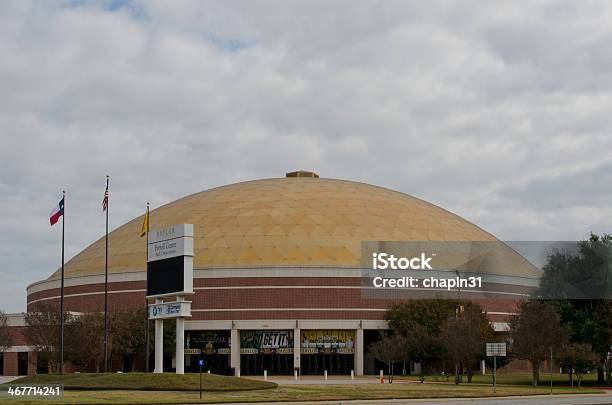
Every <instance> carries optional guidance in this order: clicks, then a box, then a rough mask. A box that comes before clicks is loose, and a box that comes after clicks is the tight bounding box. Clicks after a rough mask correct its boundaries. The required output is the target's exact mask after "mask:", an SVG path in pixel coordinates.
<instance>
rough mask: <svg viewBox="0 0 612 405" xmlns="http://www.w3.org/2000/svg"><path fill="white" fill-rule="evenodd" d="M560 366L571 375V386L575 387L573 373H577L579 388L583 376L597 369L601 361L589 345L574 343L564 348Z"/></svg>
mask: <svg viewBox="0 0 612 405" xmlns="http://www.w3.org/2000/svg"><path fill="white" fill-rule="evenodd" d="M559 364H560V365H561V367H563V368H567V370H568V373H569V379H570V384H571V385H572V386H573V385H574V380H573V377H572V375H573V373H574V372H575V373H576V378H577V379H578V387H580V386H581V383H582V376H583V375H584V374H585V373H587V372H588V371H590V370H591V369H593V368H595V367H597V365H598V364H599V359H598V357H597V354H595V353H593V351H592V350H591V346H590V345H589V344H587V343H572V344H568V345H566V346H565V347H564V348H563V351H562V353H561V355H560V356H559Z"/></svg>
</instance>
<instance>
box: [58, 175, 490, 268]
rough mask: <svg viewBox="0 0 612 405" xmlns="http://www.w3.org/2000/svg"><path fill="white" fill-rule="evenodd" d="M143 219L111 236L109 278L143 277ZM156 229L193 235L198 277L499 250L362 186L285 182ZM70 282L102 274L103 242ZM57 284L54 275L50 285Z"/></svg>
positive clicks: (194, 208) (448, 221)
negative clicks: (413, 248) (207, 272)
mask: <svg viewBox="0 0 612 405" xmlns="http://www.w3.org/2000/svg"><path fill="white" fill-rule="evenodd" d="M142 221H143V216H140V217H138V218H135V219H133V220H132V221H130V222H128V223H126V224H125V225H122V226H120V227H119V228H117V229H115V230H114V231H113V232H111V233H110V234H109V272H112V273H119V272H131V271H142V270H144V269H145V268H146V266H145V262H146V257H145V255H146V253H145V244H146V241H145V238H141V237H140V228H141V225H142ZM150 221H151V222H150V226H151V229H152V230H154V229H157V228H161V227H165V226H170V225H174V224H178V223H191V224H193V225H194V249H195V257H194V268H196V269H198V268H200V269H203V268H218V267H224V268H248V267H263V266H270V267H293V266H297V267H299V266H305V267H354V268H356V267H359V266H360V256H361V242H362V241H367V240H385V241H496V240H497V239H496V238H495V237H493V236H492V235H491V234H489V233H487V232H485V231H483V230H482V229H480V228H478V227H477V226H476V225H474V224H472V223H470V222H468V221H466V220H464V219H463V218H461V217H459V216H457V215H455V214H452V213H450V212H448V211H446V210H444V209H442V208H439V207H437V206H435V205H432V204H430V203H427V202H425V201H423V200H419V199H418V198H415V197H412V196H409V195H406V194H403V193H399V192H396V191H392V190H389V189H385V188H382V187H377V186H372V185H369V184H364V183H356V182H352V181H346V180H332V179H321V178H305V177H300V178H297V177H294V178H278V179H265V180H255V181H248V182H244V183H237V184H230V185H227V186H223V187H218V188H214V189H211V190H206V191H202V192H200V193H197V194H193V195H190V196H187V197H184V198H181V199H179V200H176V201H174V202H171V203H169V204H166V205H164V206H161V207H159V208H157V209H155V210H152V211H151V213H150ZM65 271H66V276H67V277H71V276H72V277H73V276H80V275H93V274H103V273H104V238H101V239H99V240H98V241H96V242H95V243H93V244H92V245H90V246H89V247H87V248H86V249H84V250H83V251H82V252H80V253H79V254H77V255H76V256H75V257H73V258H72V259H71V260H70V261H69V262H68V263H66V266H65ZM57 277H59V272H55V273H54V274H53V275H52V276H51V277H50V278H57Z"/></svg>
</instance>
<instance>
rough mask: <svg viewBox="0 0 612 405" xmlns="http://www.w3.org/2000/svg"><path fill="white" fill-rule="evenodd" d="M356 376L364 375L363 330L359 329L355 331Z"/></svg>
mask: <svg viewBox="0 0 612 405" xmlns="http://www.w3.org/2000/svg"><path fill="white" fill-rule="evenodd" d="M354 350H355V354H354V356H353V357H354V358H355V374H356V375H363V353H364V350H365V348H364V347H363V329H361V328H359V329H357V330H356V331H355V349H354Z"/></svg>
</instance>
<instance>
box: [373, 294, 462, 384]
mask: <svg viewBox="0 0 612 405" xmlns="http://www.w3.org/2000/svg"><path fill="white" fill-rule="evenodd" d="M457 304H458V302H457V301H453V300H442V299H433V300H409V301H405V302H402V303H399V304H396V305H393V306H392V307H391V308H389V310H387V312H386V314H385V318H386V320H387V321H388V323H389V327H390V329H391V330H393V331H395V332H396V333H399V334H401V335H402V336H404V337H405V340H406V348H407V349H406V353H407V356H408V358H409V359H410V360H412V361H414V362H418V363H421V382H423V381H424V373H425V365H426V363H427V362H430V361H433V360H438V359H441V358H443V356H444V346H443V344H442V341H441V339H440V331H441V328H442V326H443V325H444V323H445V322H446V320H447V319H448V318H449V317H450V316H452V315H453V314H454V313H455V308H456V307H457Z"/></svg>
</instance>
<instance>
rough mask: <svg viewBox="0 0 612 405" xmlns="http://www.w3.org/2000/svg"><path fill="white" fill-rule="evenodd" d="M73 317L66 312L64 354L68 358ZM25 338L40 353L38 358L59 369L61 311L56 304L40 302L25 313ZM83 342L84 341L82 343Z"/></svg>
mask: <svg viewBox="0 0 612 405" xmlns="http://www.w3.org/2000/svg"><path fill="white" fill-rule="evenodd" d="M72 320H73V317H72V315H71V314H70V313H68V312H65V313H64V325H65V330H64V338H65V340H64V355H65V359H67V358H68V357H69V356H70V355H69V352H70V346H71V344H70V343H69V342H70V341H71V340H72V339H71V337H72V336H73V334H71V333H69V332H68V329H69V327H68V325H70V324H71V322H72ZM25 323H26V329H25V338H26V340H27V341H28V344H29V345H30V346H33V347H34V350H35V351H36V352H37V354H38V358H39V359H41V360H43V361H47V362H49V366H50V368H53V367H55V368H56V369H57V370H58V371H59V363H60V350H59V335H60V312H59V309H58V308H57V306H56V305H52V304H49V303H45V302H40V303H38V305H37V306H36V308H35V309H34V311H32V312H27V313H26V314H25ZM81 344H83V343H81Z"/></svg>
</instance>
